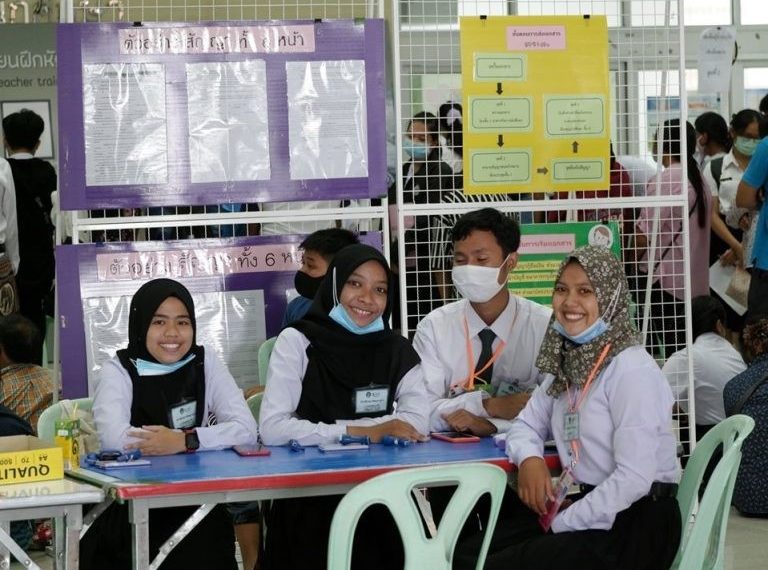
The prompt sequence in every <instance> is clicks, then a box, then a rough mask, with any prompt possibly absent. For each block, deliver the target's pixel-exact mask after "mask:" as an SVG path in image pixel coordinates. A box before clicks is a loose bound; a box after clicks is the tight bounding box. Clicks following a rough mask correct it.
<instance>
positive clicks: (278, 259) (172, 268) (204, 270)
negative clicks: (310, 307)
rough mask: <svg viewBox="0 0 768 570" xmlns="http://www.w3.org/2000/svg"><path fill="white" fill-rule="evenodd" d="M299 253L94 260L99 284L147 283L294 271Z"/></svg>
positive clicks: (285, 249)
mask: <svg viewBox="0 0 768 570" xmlns="http://www.w3.org/2000/svg"><path fill="white" fill-rule="evenodd" d="M299 267H301V251H300V250H299V248H298V246H296V245H293V244H274V245H257V246H250V245H247V246H242V247H221V248H196V249H177V250H172V251H131V252H118V253H101V254H98V255H97V256H96V269H97V272H98V278H99V281H132V280H148V279H155V278H157V277H169V278H174V279H175V278H181V277H211V276H215V275H231V274H234V273H259V272H265V271H291V272H293V271H296V270H298V269H299Z"/></svg>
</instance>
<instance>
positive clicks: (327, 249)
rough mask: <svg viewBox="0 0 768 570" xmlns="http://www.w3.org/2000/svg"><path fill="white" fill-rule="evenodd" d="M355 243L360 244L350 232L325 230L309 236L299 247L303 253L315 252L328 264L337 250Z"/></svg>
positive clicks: (340, 229)
mask: <svg viewBox="0 0 768 570" xmlns="http://www.w3.org/2000/svg"><path fill="white" fill-rule="evenodd" d="M356 243H360V240H359V239H357V236H356V235H355V234H354V233H352V232H351V231H349V230H345V229H343V228H326V229H324V230H317V231H316V232H312V233H311V234H309V235H308V236H307V237H306V238H305V239H304V241H303V242H301V244H299V247H300V248H301V249H303V250H304V251H307V250H310V251H316V252H317V253H319V254H320V255H321V256H323V259H325V260H326V261H327V262H328V263H330V262H331V260H332V259H333V256H334V255H336V254H337V253H338V252H339V250H341V249H343V248H345V247H347V246H348V245H353V244H356Z"/></svg>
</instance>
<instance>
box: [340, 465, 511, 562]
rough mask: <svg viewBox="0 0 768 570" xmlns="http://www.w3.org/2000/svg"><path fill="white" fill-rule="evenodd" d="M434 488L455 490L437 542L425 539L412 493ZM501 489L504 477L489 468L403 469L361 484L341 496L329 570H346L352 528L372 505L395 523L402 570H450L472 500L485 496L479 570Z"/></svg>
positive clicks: (491, 532)
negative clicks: (486, 507) (381, 508)
mask: <svg viewBox="0 0 768 570" xmlns="http://www.w3.org/2000/svg"><path fill="white" fill-rule="evenodd" d="M434 485H458V487H457V488H456V491H455V492H454V494H453V496H452V497H451V500H450V503H449V504H448V507H447V508H446V510H445V513H444V514H443V517H442V519H441V521H440V526H439V527H438V529H437V536H435V537H434V538H429V537H427V536H426V534H425V532H424V526H423V524H422V518H421V515H420V514H419V510H418V508H417V506H416V504H415V502H414V500H413V498H412V496H411V493H412V492H413V490H414V489H418V488H420V487H430V486H434ZM506 486H507V475H506V473H504V471H503V470H502V469H501V468H499V467H497V466H495V465H490V464H488V463H465V464H459V465H449V466H439V467H421V468H414V469H402V470H398V471H392V472H390V473H385V474H383V475H379V476H378V477H374V478H373V479H370V480H368V481H366V482H364V483H361V484H360V485H358V486H356V487H355V488H354V489H352V490H351V491H350V492H349V493H347V494H346V495H345V496H344V498H343V499H342V500H341V503H339V506H338V507H337V508H336V512H335V513H334V515H333V521H332V523H331V534H330V539H329V543H328V570H347V569H348V568H350V565H351V562H352V540H353V538H354V534H355V532H354V530H355V527H356V526H357V523H358V521H359V520H360V516H361V515H362V514H363V512H364V511H365V510H366V509H367V508H368V507H370V506H371V505H374V504H383V505H385V506H386V507H387V508H388V509H389V511H390V513H391V514H392V516H393V518H394V519H395V523H396V524H397V528H398V530H399V531H400V537H401V538H402V540H403V546H404V549H405V565H404V567H403V568H404V570H425V569H427V568H428V569H429V570H450V568H451V566H452V562H453V551H454V549H455V547H456V542H457V540H458V538H459V532H460V531H461V528H462V526H463V525H464V521H466V519H467V517H468V516H469V514H470V512H471V510H472V508H473V507H474V505H475V503H477V500H478V499H479V498H480V497H481V496H483V495H484V494H486V493H489V494H490V496H491V509H490V516H489V519H488V527H487V530H486V532H485V536H484V538H483V545H482V548H481V549H480V555H479V557H478V559H477V565H476V568H477V569H478V570H479V569H481V568H482V567H483V565H484V563H485V557H486V554H487V553H488V546H489V545H490V541H491V535H492V534H493V529H494V528H495V526H496V519H497V517H498V515H499V508H500V507H501V499H502V497H503V496H504V491H505V489H506Z"/></svg>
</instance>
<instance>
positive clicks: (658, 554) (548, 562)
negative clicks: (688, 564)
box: [454, 497, 681, 570]
mask: <svg viewBox="0 0 768 570" xmlns="http://www.w3.org/2000/svg"><path fill="white" fill-rule="evenodd" d="M680 533H681V523H680V508H679V507H678V504H677V499H675V498H671V497H665V498H658V499H655V498H652V497H643V498H642V499H640V500H638V501H636V502H635V503H633V504H632V505H631V506H630V507H629V508H628V509H625V510H623V511H621V512H620V513H619V514H618V515H616V520H615V521H614V523H613V527H612V528H611V529H610V530H583V531H574V532H562V533H558V534H553V533H551V532H550V533H544V532H543V531H542V529H541V527H540V526H539V523H538V515H536V513H534V512H533V511H531V510H530V509H529V508H528V507H527V506H525V505H524V504H523V503H522V502H521V501H520V499H519V498H518V499H517V508H516V509H515V511H514V513H513V514H512V515H511V516H509V517H505V518H503V519H502V518H501V517H500V520H499V522H498V524H497V525H496V530H495V531H494V534H493V539H492V540H491V547H490V549H489V551H488V556H487V558H486V563H485V569H486V570H509V569H511V568H514V569H515V570H548V569H552V570H559V569H562V568H568V569H569V570H574V569H576V570H579V569H584V570H615V569H617V568H621V569H622V570H664V569H667V568H669V567H670V566H671V564H672V562H673V560H674V559H675V555H676V554H677V548H678V545H679V544H680ZM482 538H483V537H482V535H476V536H473V537H472V538H470V539H468V540H466V541H464V542H463V543H461V544H460V545H459V546H458V548H457V553H456V557H455V564H454V567H455V568H457V569H463V568H467V569H470V568H474V567H475V563H476V561H477V553H478V552H479V550H480V545H481V544H482Z"/></svg>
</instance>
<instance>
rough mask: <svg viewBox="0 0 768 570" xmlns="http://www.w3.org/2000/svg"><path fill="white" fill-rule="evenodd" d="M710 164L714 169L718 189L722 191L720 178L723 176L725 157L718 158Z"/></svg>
mask: <svg viewBox="0 0 768 570" xmlns="http://www.w3.org/2000/svg"><path fill="white" fill-rule="evenodd" d="M709 164H710V168H711V169H712V178H714V179H715V184H717V189H718V190H720V177H721V176H722V175H723V157H722V156H721V157H720V158H716V159H714V160H713V161H712V162H710V163H709Z"/></svg>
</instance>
